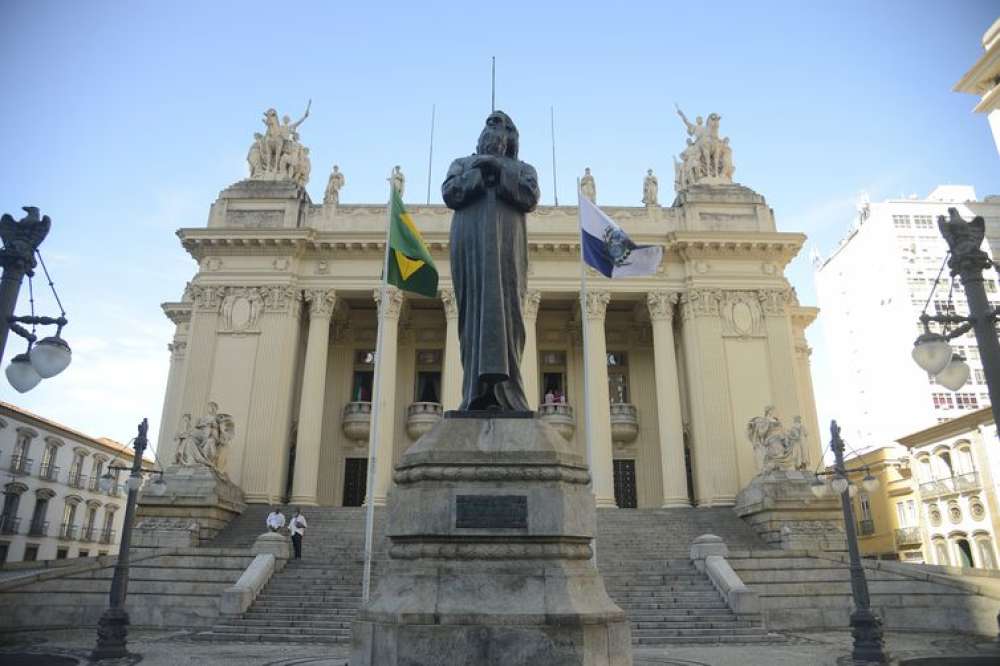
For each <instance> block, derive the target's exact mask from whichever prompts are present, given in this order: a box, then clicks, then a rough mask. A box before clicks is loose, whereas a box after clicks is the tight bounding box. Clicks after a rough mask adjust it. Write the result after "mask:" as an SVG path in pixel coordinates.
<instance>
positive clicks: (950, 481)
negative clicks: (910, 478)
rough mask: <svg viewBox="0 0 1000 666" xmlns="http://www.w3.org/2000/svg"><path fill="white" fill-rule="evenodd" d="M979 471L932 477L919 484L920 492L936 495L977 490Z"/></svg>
mask: <svg viewBox="0 0 1000 666" xmlns="http://www.w3.org/2000/svg"><path fill="white" fill-rule="evenodd" d="M979 488H980V485H979V472H968V473H966V474H959V475H958V476H951V477H948V478H946V479H934V480H933V481H927V482H925V483H921V484H920V494H921V495H922V496H924V497H928V498H929V497H938V496H940V495H949V494H954V493H959V492H963V491H968V490H978V489H979Z"/></svg>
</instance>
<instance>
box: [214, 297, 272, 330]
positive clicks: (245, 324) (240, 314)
mask: <svg viewBox="0 0 1000 666" xmlns="http://www.w3.org/2000/svg"><path fill="white" fill-rule="evenodd" d="M263 305H264V297H263V295H262V294H261V292H260V289H258V288H256V287H227V288H226V295H225V296H224V297H223V299H222V305H221V308H220V314H221V315H222V317H221V319H220V321H219V324H220V327H221V328H220V332H223V333H248V332H251V331H253V332H256V328H257V319H258V317H260V311H261V308H262V307H263Z"/></svg>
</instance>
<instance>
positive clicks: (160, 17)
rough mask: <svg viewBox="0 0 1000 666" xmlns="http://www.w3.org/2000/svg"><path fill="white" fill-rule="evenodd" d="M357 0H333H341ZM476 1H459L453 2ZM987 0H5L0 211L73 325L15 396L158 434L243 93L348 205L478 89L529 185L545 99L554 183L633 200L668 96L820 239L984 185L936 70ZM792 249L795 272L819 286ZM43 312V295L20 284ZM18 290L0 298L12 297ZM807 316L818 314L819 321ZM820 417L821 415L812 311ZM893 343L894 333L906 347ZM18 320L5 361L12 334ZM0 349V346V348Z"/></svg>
mask: <svg viewBox="0 0 1000 666" xmlns="http://www.w3.org/2000/svg"><path fill="white" fill-rule="evenodd" d="M347 5H353V6H347ZM473 7H475V9H473ZM997 9H998V7H997V4H996V2H988V1H973V0H956V1H952V2H915V1H909V2H877V3H873V2H835V3H828V4H826V5H824V6H819V4H818V3H792V2H766V1H759V2H753V3H747V2H723V1H719V2H713V3H674V2H650V3H588V2H574V3H539V2H534V3H527V2H507V3H502V4H497V5H488V4H484V5H469V4H468V3H465V4H462V5H459V4H458V3H443V2H420V3H413V2H407V3H393V2H383V3H378V4H374V3H372V4H365V5H364V6H362V3H295V4H291V3H273V2H271V3H258V2H211V3H205V2H198V3H194V2H171V3H164V2H148V1H146V2H131V3H124V2H86V3H70V2H45V1H36V2H12V1H10V0H8V1H6V2H2V3H0V62H2V63H3V65H2V67H0V84H2V90H3V93H4V99H5V102H6V104H5V108H4V117H3V121H2V124H0V139H2V144H0V145H3V147H4V152H3V159H2V161H0V211H3V212H10V213H19V212H20V211H19V208H20V206H21V205H25V204H34V205H38V206H40V207H41V208H42V210H43V212H44V213H46V214H48V215H50V216H51V217H52V219H53V222H54V226H53V230H52V233H51V235H50V237H49V239H48V240H46V242H45V244H44V246H43V248H42V249H43V253H44V255H45V256H46V257H47V260H48V261H49V264H50V269H51V270H52V271H53V274H54V278H55V280H56V283H57V286H58V288H59V291H60V295H61V296H62V298H63V301H64V303H65V304H66V307H67V310H68V311H69V317H70V320H71V323H70V325H69V326H68V327H67V329H66V331H65V335H66V337H67V339H68V340H69V342H70V344H71V345H73V348H74V363H73V365H72V366H70V368H69V369H68V370H67V371H66V372H65V373H63V375H60V376H59V377H57V378H55V379H51V380H47V381H45V382H43V383H42V384H41V385H40V386H39V387H38V388H36V389H35V390H34V391H32V392H31V393H29V394H26V395H23V396H21V395H17V394H15V392H14V391H13V390H12V389H11V388H10V387H9V386H8V385H7V383H6V381H5V380H3V381H0V399H3V400H7V401H12V402H14V403H16V404H19V405H22V406H24V407H26V408H28V409H31V410H33V411H36V412H39V413H41V414H44V415H46V416H49V417H51V418H54V419H56V420H59V421H62V422H64V423H66V424H67V425H70V426H72V427H75V428H77V429H80V430H83V431H84V432H88V433H91V434H94V435H107V436H110V437H114V438H116V439H119V440H125V439H127V438H128V437H130V436H131V435H132V434H133V433H134V429H135V424H136V423H137V422H138V421H139V420H140V419H141V418H142V417H143V416H148V417H149V418H150V421H151V422H152V426H153V427H152V428H151V431H152V432H155V431H156V428H157V425H158V420H159V414H160V408H161V403H162V392H163V385H164V382H165V378H166V370H167V363H168V357H167V352H166V344H167V342H168V341H169V339H170V336H171V333H172V330H171V329H172V326H171V325H170V324H169V322H168V321H167V320H166V319H165V318H164V317H163V315H162V314H161V312H160V309H159V304H160V302H162V301H166V300H175V299H177V298H178V297H179V296H180V294H181V291H182V289H183V287H184V283H185V281H186V280H188V279H190V277H191V276H192V275H193V273H194V269H195V265H194V263H193V262H192V261H191V260H190V259H189V258H188V257H187V255H186V254H185V253H184V252H183V251H182V250H181V248H180V246H179V244H178V242H177V239H176V237H175V236H174V231H175V230H176V229H177V228H179V227H185V226H202V225H204V224H205V221H206V218H207V213H208V207H209V205H210V204H211V202H212V201H213V200H214V199H215V197H216V195H217V194H218V192H219V191H220V190H221V189H223V188H225V187H226V186H227V185H229V184H230V183H232V182H234V181H236V180H239V179H240V178H242V177H243V176H244V175H245V173H246V166H245V161H244V158H245V155H246V150H247V147H248V145H249V142H250V140H251V139H252V134H253V132H255V131H258V130H259V129H260V128H261V124H260V118H261V112H262V111H263V110H264V109H266V108H268V107H271V106H274V107H276V108H277V109H278V110H279V112H280V113H282V114H284V113H288V114H290V115H292V116H295V117H297V116H298V115H299V114H301V112H302V109H303V108H304V106H305V103H306V101H307V100H308V99H312V100H313V107H312V115H311V117H310V118H309V120H308V121H307V122H306V123H305V124H304V125H303V126H302V128H301V133H302V137H303V142H304V143H305V144H306V145H308V146H309V147H310V149H311V155H312V158H313V159H312V161H313V180H312V182H311V183H310V185H309V190H310V193H311V195H312V196H313V198H314V199H317V200H318V199H320V198H321V197H322V192H323V187H324V185H325V175H326V173H328V171H329V169H330V167H331V165H332V164H334V163H337V164H339V165H340V167H341V169H342V170H343V171H344V173H345V174H346V177H347V185H346V187H345V188H344V190H343V192H342V200H343V201H345V202H377V201H381V200H383V199H384V197H385V177H386V175H387V173H388V171H389V170H390V168H391V167H392V165H394V164H400V165H402V166H403V169H404V171H405V172H406V174H407V176H408V187H407V192H408V194H407V199H408V200H410V201H414V202H422V201H423V200H424V197H425V195H426V190H427V175H426V169H427V146H428V131H429V120H430V109H431V105H432V104H435V105H436V108H437V130H436V136H435V146H434V154H435V163H434V169H433V173H432V177H431V183H432V187H431V193H432V195H431V196H432V201H440V194H439V192H440V188H439V184H440V182H441V180H442V179H443V175H444V171H445V169H446V168H447V164H448V161H449V160H450V159H451V158H453V157H455V156H458V155H463V154H467V153H468V152H470V151H471V150H472V148H473V144H474V142H475V137H476V136H477V135H478V131H479V128H480V127H481V123H482V120H483V118H484V115H485V113H486V112H488V111H489V103H490V100H489V95H490V89H489V67H490V56H494V55H495V56H496V57H497V105H498V107H499V108H502V109H504V110H506V111H507V112H508V113H510V114H511V115H512V116H513V117H514V119H515V121H516V122H517V123H518V126H519V128H520V131H521V138H522V141H521V146H522V157H523V158H524V159H526V160H528V161H530V162H532V163H534V164H535V165H536V166H537V167H538V170H539V175H540V179H541V182H542V184H543V202H545V203H551V202H552V200H553V192H552V168H551V157H550V150H551V145H550V132H549V108H550V107H554V108H555V115H556V145H557V151H558V155H557V160H558V167H559V169H558V174H557V175H558V180H559V195H560V200H561V201H563V202H568V201H570V200H571V199H572V196H573V188H574V180H575V177H576V176H577V175H579V174H580V173H582V171H583V168H584V167H585V166H590V167H591V168H592V169H593V172H594V174H595V176H596V178H597V184H598V192H599V200H600V201H601V202H602V203H606V204H620V205H638V203H639V200H640V198H641V193H642V175H643V173H644V172H645V170H646V169H647V168H653V169H655V170H656V172H657V173H658V174H660V176H661V183H662V184H663V185H662V186H661V192H662V195H661V199H662V200H667V201H669V197H670V196H671V194H670V193H669V192H668V191H667V190H669V182H670V181H671V180H672V179H671V177H670V174H671V155H673V154H676V153H677V152H679V150H680V149H681V148H682V147H683V142H684V131H683V127H682V125H681V123H680V121H679V120H678V118H677V117H676V115H675V113H674V108H673V107H674V102H675V101H676V102H678V103H679V104H680V105H681V107H682V108H683V109H684V110H685V111H686V112H687V113H688V115H690V116H692V117H693V116H694V115H696V114H702V115H707V114H708V113H709V112H712V111H715V112H718V113H720V114H721V115H722V134H723V135H724V136H729V137H730V140H731V142H732V145H733V151H734V162H735V164H736V179H737V180H738V181H739V182H741V183H743V184H745V185H747V186H749V187H752V188H753V189H755V190H757V191H758V192H760V193H762V194H763V195H764V196H765V197H767V200H768V202H769V204H770V205H771V206H772V207H773V208H774V210H775V214H776V217H777V220H778V225H779V228H780V229H781V230H787V231H804V232H805V233H807V234H809V237H810V241H809V243H810V246H816V247H817V248H818V249H820V250H821V251H827V250H829V249H830V248H831V247H833V246H834V245H835V244H836V242H837V240H838V239H839V238H840V236H841V235H842V233H843V232H844V230H845V229H846V228H847V225H848V224H849V222H850V219H851V217H852V215H853V210H854V203H853V202H854V199H855V197H856V195H857V193H858V192H859V191H861V190H867V191H868V192H869V193H870V194H871V196H872V198H873V199H874V200H879V199H882V198H886V197H890V196H893V197H894V196H898V195H901V194H910V193H917V194H920V195H925V194H926V193H927V192H929V191H930V190H931V189H932V188H933V187H934V186H935V185H937V184H939V183H965V184H971V185H974V186H975V187H976V189H977V191H978V193H979V194H980V196H984V195H987V194H992V193H1000V159H998V155H997V149H996V147H995V146H994V144H993V142H992V139H991V137H990V134H989V128H988V126H987V122H986V119H985V118H984V117H982V116H978V115H975V114H973V113H972V112H971V109H972V107H973V106H974V104H975V99H974V98H972V97H970V96H966V95H959V94H956V93H953V92H951V89H952V87H953V85H954V84H955V83H956V82H957V81H958V79H959V78H960V77H961V75H962V74H963V73H964V72H965V71H966V70H967V69H968V68H969V67H970V66H971V65H972V64H973V63H974V62H975V61H976V59H977V58H979V56H980V55H981V53H982V47H981V44H980V41H979V40H980V37H981V36H982V33H983V32H984V31H985V30H986V28H987V27H988V26H989V25H990V23H992V21H993V20H994V19H995V18H996V16H997V13H998V12H997ZM807 259H808V257H807V252H803V253H802V256H800V257H799V258H798V259H797V260H796V261H795V262H794V264H793V266H792V267H791V269H790V270H789V273H788V275H789V278H790V280H791V281H792V283H793V285H794V286H795V287H796V288H797V289H798V291H799V295H800V297H801V300H802V301H803V302H804V303H807V304H812V303H815V296H814V292H813V288H812V274H811V268H810V267H809V264H808V261H807ZM40 307H41V309H42V310H44V311H46V312H52V311H53V308H54V305H53V304H51V301H46V300H45V298H40ZM25 309H26V300H25V298H22V306H21V310H25ZM814 328H818V327H814ZM811 340H812V342H813V345H814V348H815V354H814V361H815V366H816V373H815V374H816V383H817V399H818V401H820V403H821V404H820V416H821V418H824V419H825V418H829V417H830V416H835V415H836V406H835V405H830V404H829V402H828V400H827V398H826V396H828V395H829V394H830V391H829V390H828V388H827V386H828V378H827V374H828V370H827V369H826V364H825V361H824V359H823V345H822V339H821V336H819V335H818V330H817V331H816V332H814V333H812V334H811ZM900 344H910V341H908V340H907V341H901V342H900ZM20 346H21V343H20V341H18V340H12V342H11V344H10V345H9V347H8V353H7V358H8V359H9V357H10V355H11V354H12V353H16V352H18V351H20ZM5 362H6V359H5Z"/></svg>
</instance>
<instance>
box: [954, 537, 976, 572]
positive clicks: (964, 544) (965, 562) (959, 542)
mask: <svg viewBox="0 0 1000 666" xmlns="http://www.w3.org/2000/svg"><path fill="white" fill-rule="evenodd" d="M954 544H955V553H956V555H957V556H958V565H959V566H960V567H966V568H968V569H972V568H974V567H975V566H976V564H975V560H974V558H973V556H972V546H971V545H970V544H969V540H968V539H966V538H965V535H961V536H958V537H955V539H954Z"/></svg>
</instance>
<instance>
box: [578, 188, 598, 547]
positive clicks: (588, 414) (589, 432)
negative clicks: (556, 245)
mask: <svg viewBox="0 0 1000 666" xmlns="http://www.w3.org/2000/svg"><path fill="white" fill-rule="evenodd" d="M582 199H583V193H582V192H581V191H580V179H579V178H577V179H576V212H577V219H578V222H579V225H580V324H581V325H582V327H583V413H584V420H585V424H584V426H585V428H586V438H585V442H586V448H587V472H588V473H589V474H590V492H591V494H592V495H594V490H595V489H594V471H593V458H594V421H593V419H594V417H593V415H592V414H593V411H594V410H592V409H591V408H590V382H589V381H588V378H589V377H590V373H589V372H588V370H589V369H590V361H589V358H590V355H589V354H588V353H587V352H588V350H589V349H590V345H589V342H590V335H588V333H587V261H586V259H584V255H583V243H584V240H583V210H582V204H583V201H582ZM594 518H595V522H594V531H595V534H594V539H593V541H592V543H591V557H590V559H591V561H592V562H594V563H595V564H596V563H597V534H596V531H597V522H596V518H597V517H596V515H595V517H594Z"/></svg>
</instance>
